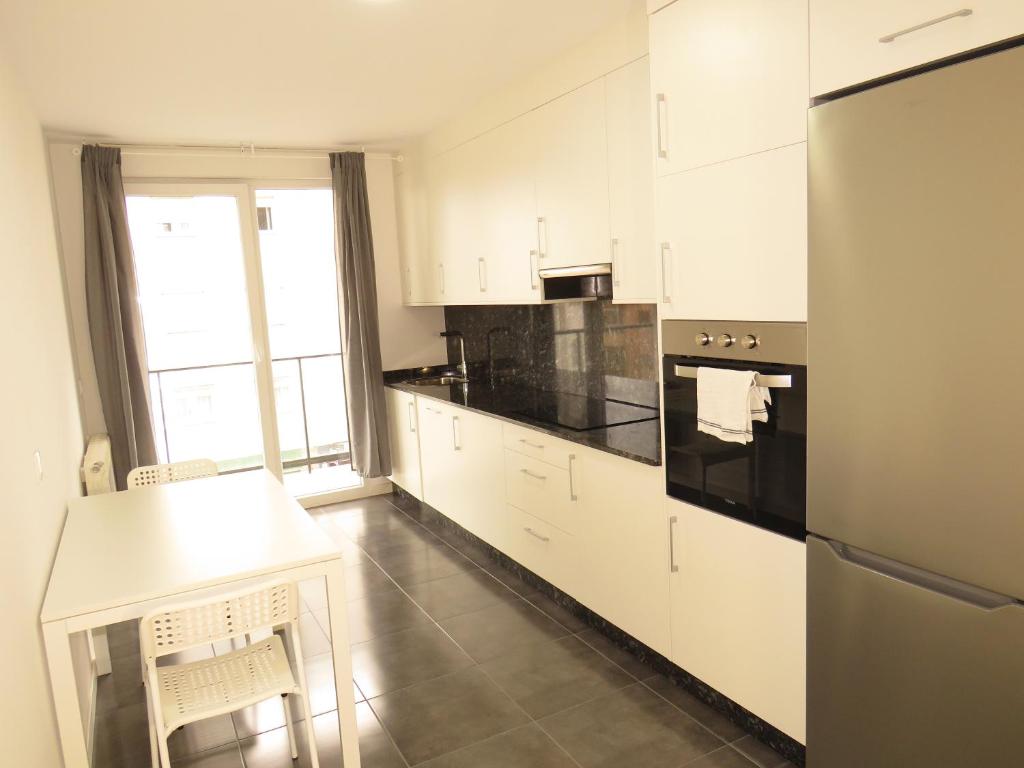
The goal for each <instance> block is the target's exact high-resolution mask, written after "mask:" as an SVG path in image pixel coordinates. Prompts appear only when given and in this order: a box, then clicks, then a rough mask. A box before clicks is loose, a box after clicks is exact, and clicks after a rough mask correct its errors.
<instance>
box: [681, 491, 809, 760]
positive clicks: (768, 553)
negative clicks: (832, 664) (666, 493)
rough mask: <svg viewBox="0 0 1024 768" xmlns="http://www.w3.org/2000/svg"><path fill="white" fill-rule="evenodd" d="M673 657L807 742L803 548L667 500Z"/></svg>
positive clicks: (770, 720)
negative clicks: (671, 561) (672, 564)
mask: <svg viewBox="0 0 1024 768" xmlns="http://www.w3.org/2000/svg"><path fill="white" fill-rule="evenodd" d="M666 504H667V505H668V506H667V512H668V516H669V521H670V522H672V521H673V519H674V522H672V529H673V532H674V537H673V553H674V562H675V566H676V567H677V568H678V570H677V571H675V572H674V573H673V574H672V578H671V583H672V587H671V591H672V656H671V658H672V661H673V662H675V663H676V664H678V665H679V666H681V667H682V668H683V669H685V670H686V671H688V672H690V673H691V674H693V675H695V676H697V677H699V678H700V679H701V680H703V681H705V682H706V683H708V684H709V685H711V686H713V687H714V688H716V689H717V690H719V691H721V692H722V693H724V694H725V695H726V696H728V697H729V698H731V699H732V700H734V701H736V702H738V703H739V704H741V705H743V706H744V707H746V708H747V709H749V710H750V711H751V712H753V713H754V714H756V715H757V716H759V717H761V718H763V719H765V720H767V721H768V722H769V723H771V724H772V725H774V726H775V727H776V728H778V729H780V730H781V731H783V732H785V733H787V734H789V735H790V736H792V737H793V738H794V739H796V740H797V741H800V742H803V741H805V738H806V736H805V712H804V710H805V699H806V695H805V687H806V608H805V595H806V557H807V553H806V545H805V544H804V543H803V542H800V541H794V540H793V539H788V538H786V537H783V536H778V535H776V534H774V533H770V532H768V531H764V530H762V529H760V528H756V527H754V526H752V525H747V524H745V523H741V522H738V521H736V520H732V519H731V518H728V517H725V516H723V515H718V514H715V513H714V512H709V511H708V510H705V509H700V508H698V507H693V506H690V505H688V504H683V503H681V502H677V501H675V500H673V499H666Z"/></svg>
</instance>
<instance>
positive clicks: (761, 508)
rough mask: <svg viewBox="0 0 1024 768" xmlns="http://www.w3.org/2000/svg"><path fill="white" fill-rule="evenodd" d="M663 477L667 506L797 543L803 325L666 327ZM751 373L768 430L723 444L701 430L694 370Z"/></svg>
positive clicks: (802, 483)
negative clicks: (710, 514)
mask: <svg viewBox="0 0 1024 768" xmlns="http://www.w3.org/2000/svg"><path fill="white" fill-rule="evenodd" d="M662 349H663V352H664V371H663V374H664V375H663V381H664V388H665V402H664V409H663V411H662V414H663V418H664V420H665V470H666V484H667V492H668V495H669V496H672V497H673V498H676V499H679V500H681V501H685V502H689V503H690V504H696V505H698V506H701V507H704V508H706V509H710V510H712V511H714V512H718V513H720V514H723V515H728V516H729V517H733V518H736V519H737V520H742V521H744V522H747V523H750V524H752V525H756V526H759V527H761V528H766V529H768V530H770V531H775V532H776V533H780V534H783V535H785V536H790V537H792V538H795V539H801V540H803V539H804V538H805V536H806V533H807V522H806V520H807V517H806V495H807V491H806V487H807V326H806V324H805V323H752V322H723V321H714V322H710V321H709V322H704V321H692V320H665V321H663V322H662ZM701 367H710V368H726V369H730V370H739V371H753V372H755V374H756V376H755V381H756V383H757V384H758V385H760V386H764V387H767V388H768V391H769V393H770V394H771V403H770V404H768V406H767V408H768V420H767V421H766V422H761V421H752V427H753V439H752V441H751V442H748V443H745V444H742V443H734V442H725V441H723V440H720V439H719V438H718V437H715V436H713V435H710V434H706V433H704V432H701V431H699V430H698V429H697V370H698V368H701Z"/></svg>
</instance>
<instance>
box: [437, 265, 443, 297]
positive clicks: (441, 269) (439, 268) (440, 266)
mask: <svg viewBox="0 0 1024 768" xmlns="http://www.w3.org/2000/svg"><path fill="white" fill-rule="evenodd" d="M437 268H438V270H439V271H440V273H441V293H442V294H443V293H444V264H438V265H437Z"/></svg>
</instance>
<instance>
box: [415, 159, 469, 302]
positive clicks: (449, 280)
mask: <svg viewBox="0 0 1024 768" xmlns="http://www.w3.org/2000/svg"><path fill="white" fill-rule="evenodd" d="M472 150H473V146H472V145H471V144H470V145H466V144H464V145H462V146H460V147H456V148H455V149H453V150H450V151H448V152H445V153H444V154H441V155H438V156H437V157H434V158H431V160H430V164H429V167H430V204H429V207H428V210H429V227H430V248H431V250H430V254H431V262H432V264H433V266H434V267H435V268H436V269H437V271H438V276H437V285H438V293H439V295H440V297H441V301H442V302H443V303H445V304H479V303H480V301H481V290H480V283H479V276H478V262H477V259H478V257H479V251H478V249H477V248H476V247H475V244H477V243H479V242H480V228H479V220H480V208H479V205H478V201H477V197H476V190H475V177H476V175H477V169H476V168H475V167H474V162H475V159H476V158H475V156H474V153H473V151H472Z"/></svg>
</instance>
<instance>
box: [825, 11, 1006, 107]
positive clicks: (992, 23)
mask: <svg viewBox="0 0 1024 768" xmlns="http://www.w3.org/2000/svg"><path fill="white" fill-rule="evenodd" d="M967 10H970V11H971V12H970V13H969V14H965V13H964V11H967ZM1022 32H1024V4H1022V3H1020V2H1019V0H977V1H976V2H972V3H964V4H962V5H957V4H950V3H947V2H944V1H943V0H910V1H909V2H907V1H906V0H905V1H904V2H899V3H893V2H890V0H866V1H865V0H862V1H861V2H856V3H851V2H849V0H811V5H810V35H811V94H812V95H814V96H820V95H822V94H826V93H831V92H833V91H837V90H839V89H842V88H848V87H850V86H853V85H857V84H859V83H864V82H867V81H869V80H874V79H875V78H879V77H884V76H885V75H891V74H894V73H897V72H901V71H903V70H905V69H909V68H911V67H916V66H920V65H921V64H927V63H929V62H932V61H937V60H939V59H944V58H946V57H948V56H953V55H956V54H958V53H963V52H964V51H969V50H971V49H973V48H978V47H981V46H984V45H988V44H990V43H995V42H998V41H1000V40H1005V39H1008V38H1011V37H1014V36H1016V35H1019V34H1021V33H1022Z"/></svg>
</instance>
